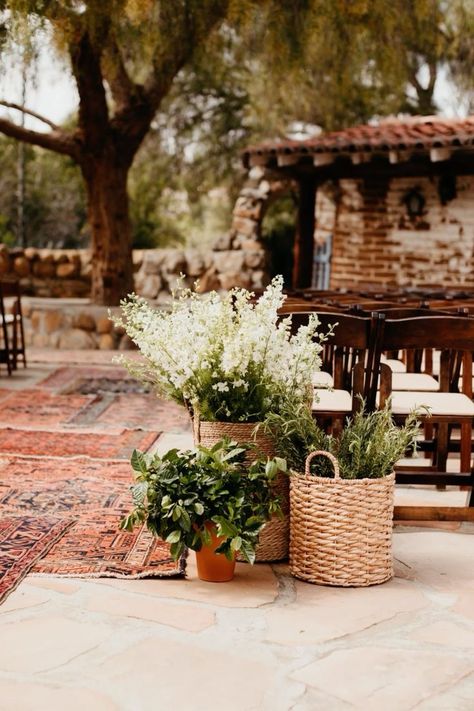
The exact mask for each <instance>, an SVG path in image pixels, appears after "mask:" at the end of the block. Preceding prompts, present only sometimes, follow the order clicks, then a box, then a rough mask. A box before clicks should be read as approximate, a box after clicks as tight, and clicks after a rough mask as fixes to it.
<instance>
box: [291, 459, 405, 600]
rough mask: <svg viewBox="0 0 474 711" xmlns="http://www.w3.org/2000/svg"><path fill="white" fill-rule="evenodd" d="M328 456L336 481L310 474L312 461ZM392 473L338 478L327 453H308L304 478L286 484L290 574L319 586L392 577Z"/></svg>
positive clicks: (368, 582) (364, 583) (358, 583)
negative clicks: (287, 485)
mask: <svg viewBox="0 0 474 711" xmlns="http://www.w3.org/2000/svg"><path fill="white" fill-rule="evenodd" d="M317 455H323V456H325V457H328V458H329V459H330V460H331V462H332V464H333V466H334V479H332V478H328V477H319V476H314V475H312V474H311V473H310V468H309V465H310V461H311V459H312V458H313V457H315V456H317ZM394 488H395V475H394V474H393V473H392V474H390V475H389V476H385V477H381V478H378V479H341V478H340V475H339V465H338V463H337V460H336V459H335V457H333V455H332V454H330V453H329V452H323V451H317V452H312V453H311V454H310V455H309V456H308V458H307V460H306V467H305V473H304V474H295V475H294V476H292V477H291V481H290V521H291V524H290V572H291V574H292V575H294V576H295V577H296V578H300V579H301V580H306V581H308V582H310V583H318V584H320V585H340V586H354V587H364V586H367V585H376V584H377V583H383V582H385V581H386V580H389V579H390V578H391V577H392V576H393V559H392V526H393V524H392V519H393V497H394Z"/></svg>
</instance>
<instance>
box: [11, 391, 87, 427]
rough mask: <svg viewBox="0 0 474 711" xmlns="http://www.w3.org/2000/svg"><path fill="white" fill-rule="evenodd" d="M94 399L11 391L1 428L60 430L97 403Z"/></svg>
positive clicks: (83, 396)
mask: <svg viewBox="0 0 474 711" xmlns="http://www.w3.org/2000/svg"><path fill="white" fill-rule="evenodd" d="M94 399H95V398H94V396H92V395H88V396H86V395H57V394H55V393H51V392H48V391H45V390H37V389H28V390H20V391H18V392H12V391H10V394H9V397H7V398H3V400H2V405H1V407H0V427H15V428H16V427H18V428H26V429H37V430H41V429H50V428H52V427H53V428H57V427H60V426H61V425H63V424H64V423H67V422H68V420H70V419H71V418H72V417H74V416H76V415H77V413H78V412H80V411H81V410H83V409H84V408H86V406H87V405H89V404H90V403H91V402H93V401H94Z"/></svg>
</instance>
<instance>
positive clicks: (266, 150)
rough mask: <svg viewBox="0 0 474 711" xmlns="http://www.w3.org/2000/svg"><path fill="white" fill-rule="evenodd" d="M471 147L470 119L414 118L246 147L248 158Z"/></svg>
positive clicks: (473, 123)
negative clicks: (255, 156)
mask: <svg viewBox="0 0 474 711" xmlns="http://www.w3.org/2000/svg"><path fill="white" fill-rule="evenodd" d="M463 145H466V146H467V145H469V146H474V116H469V117H467V118H465V119H447V118H442V117H438V116H429V117H424V116H417V117H413V118H409V119H404V120H401V119H387V120H384V121H381V122H380V123H378V124H376V125H362V126H353V127H352V128H347V129H344V130H342V131H333V132H330V133H322V134H320V135H319V136H316V137H315V138H310V139H308V140H306V141H295V140H284V141H268V142H265V143H260V144H258V145H255V146H249V147H248V148H247V149H246V150H245V151H244V158H245V157H249V156H250V155H265V154H268V156H269V157H270V156H271V155H279V154H291V153H297V154H306V153H327V152H335V153H342V152H349V153H353V152H356V151H363V152H365V151H389V150H403V149H406V148H419V149H423V148H431V147H449V146H463Z"/></svg>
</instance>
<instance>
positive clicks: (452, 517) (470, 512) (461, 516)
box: [393, 506, 474, 523]
mask: <svg viewBox="0 0 474 711" xmlns="http://www.w3.org/2000/svg"><path fill="white" fill-rule="evenodd" d="M393 518H394V520H395V521H470V522H472V523H474V507H472V506H471V507H469V506H395V511H394V515H393Z"/></svg>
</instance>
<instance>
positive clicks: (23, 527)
mask: <svg viewBox="0 0 474 711" xmlns="http://www.w3.org/2000/svg"><path fill="white" fill-rule="evenodd" d="M71 525H72V521H71V520H67V519H63V518H60V517H57V516H2V518H1V519H0V603H2V602H3V600H5V598H6V597H7V596H8V595H9V594H10V593H11V592H13V590H14V589H15V588H16V587H17V585H18V584H19V583H20V582H21V581H22V580H23V578H24V577H25V575H27V573H29V572H30V570H31V568H32V567H33V566H34V565H35V563H36V562H37V561H38V560H39V559H40V558H41V557H42V556H43V555H45V553H47V552H48V550H50V549H51V547H52V546H53V545H54V544H55V543H56V542H57V541H58V539H60V538H61V536H63V535H64V533H65V532H66V531H67V530H68V528H70V527H71Z"/></svg>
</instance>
